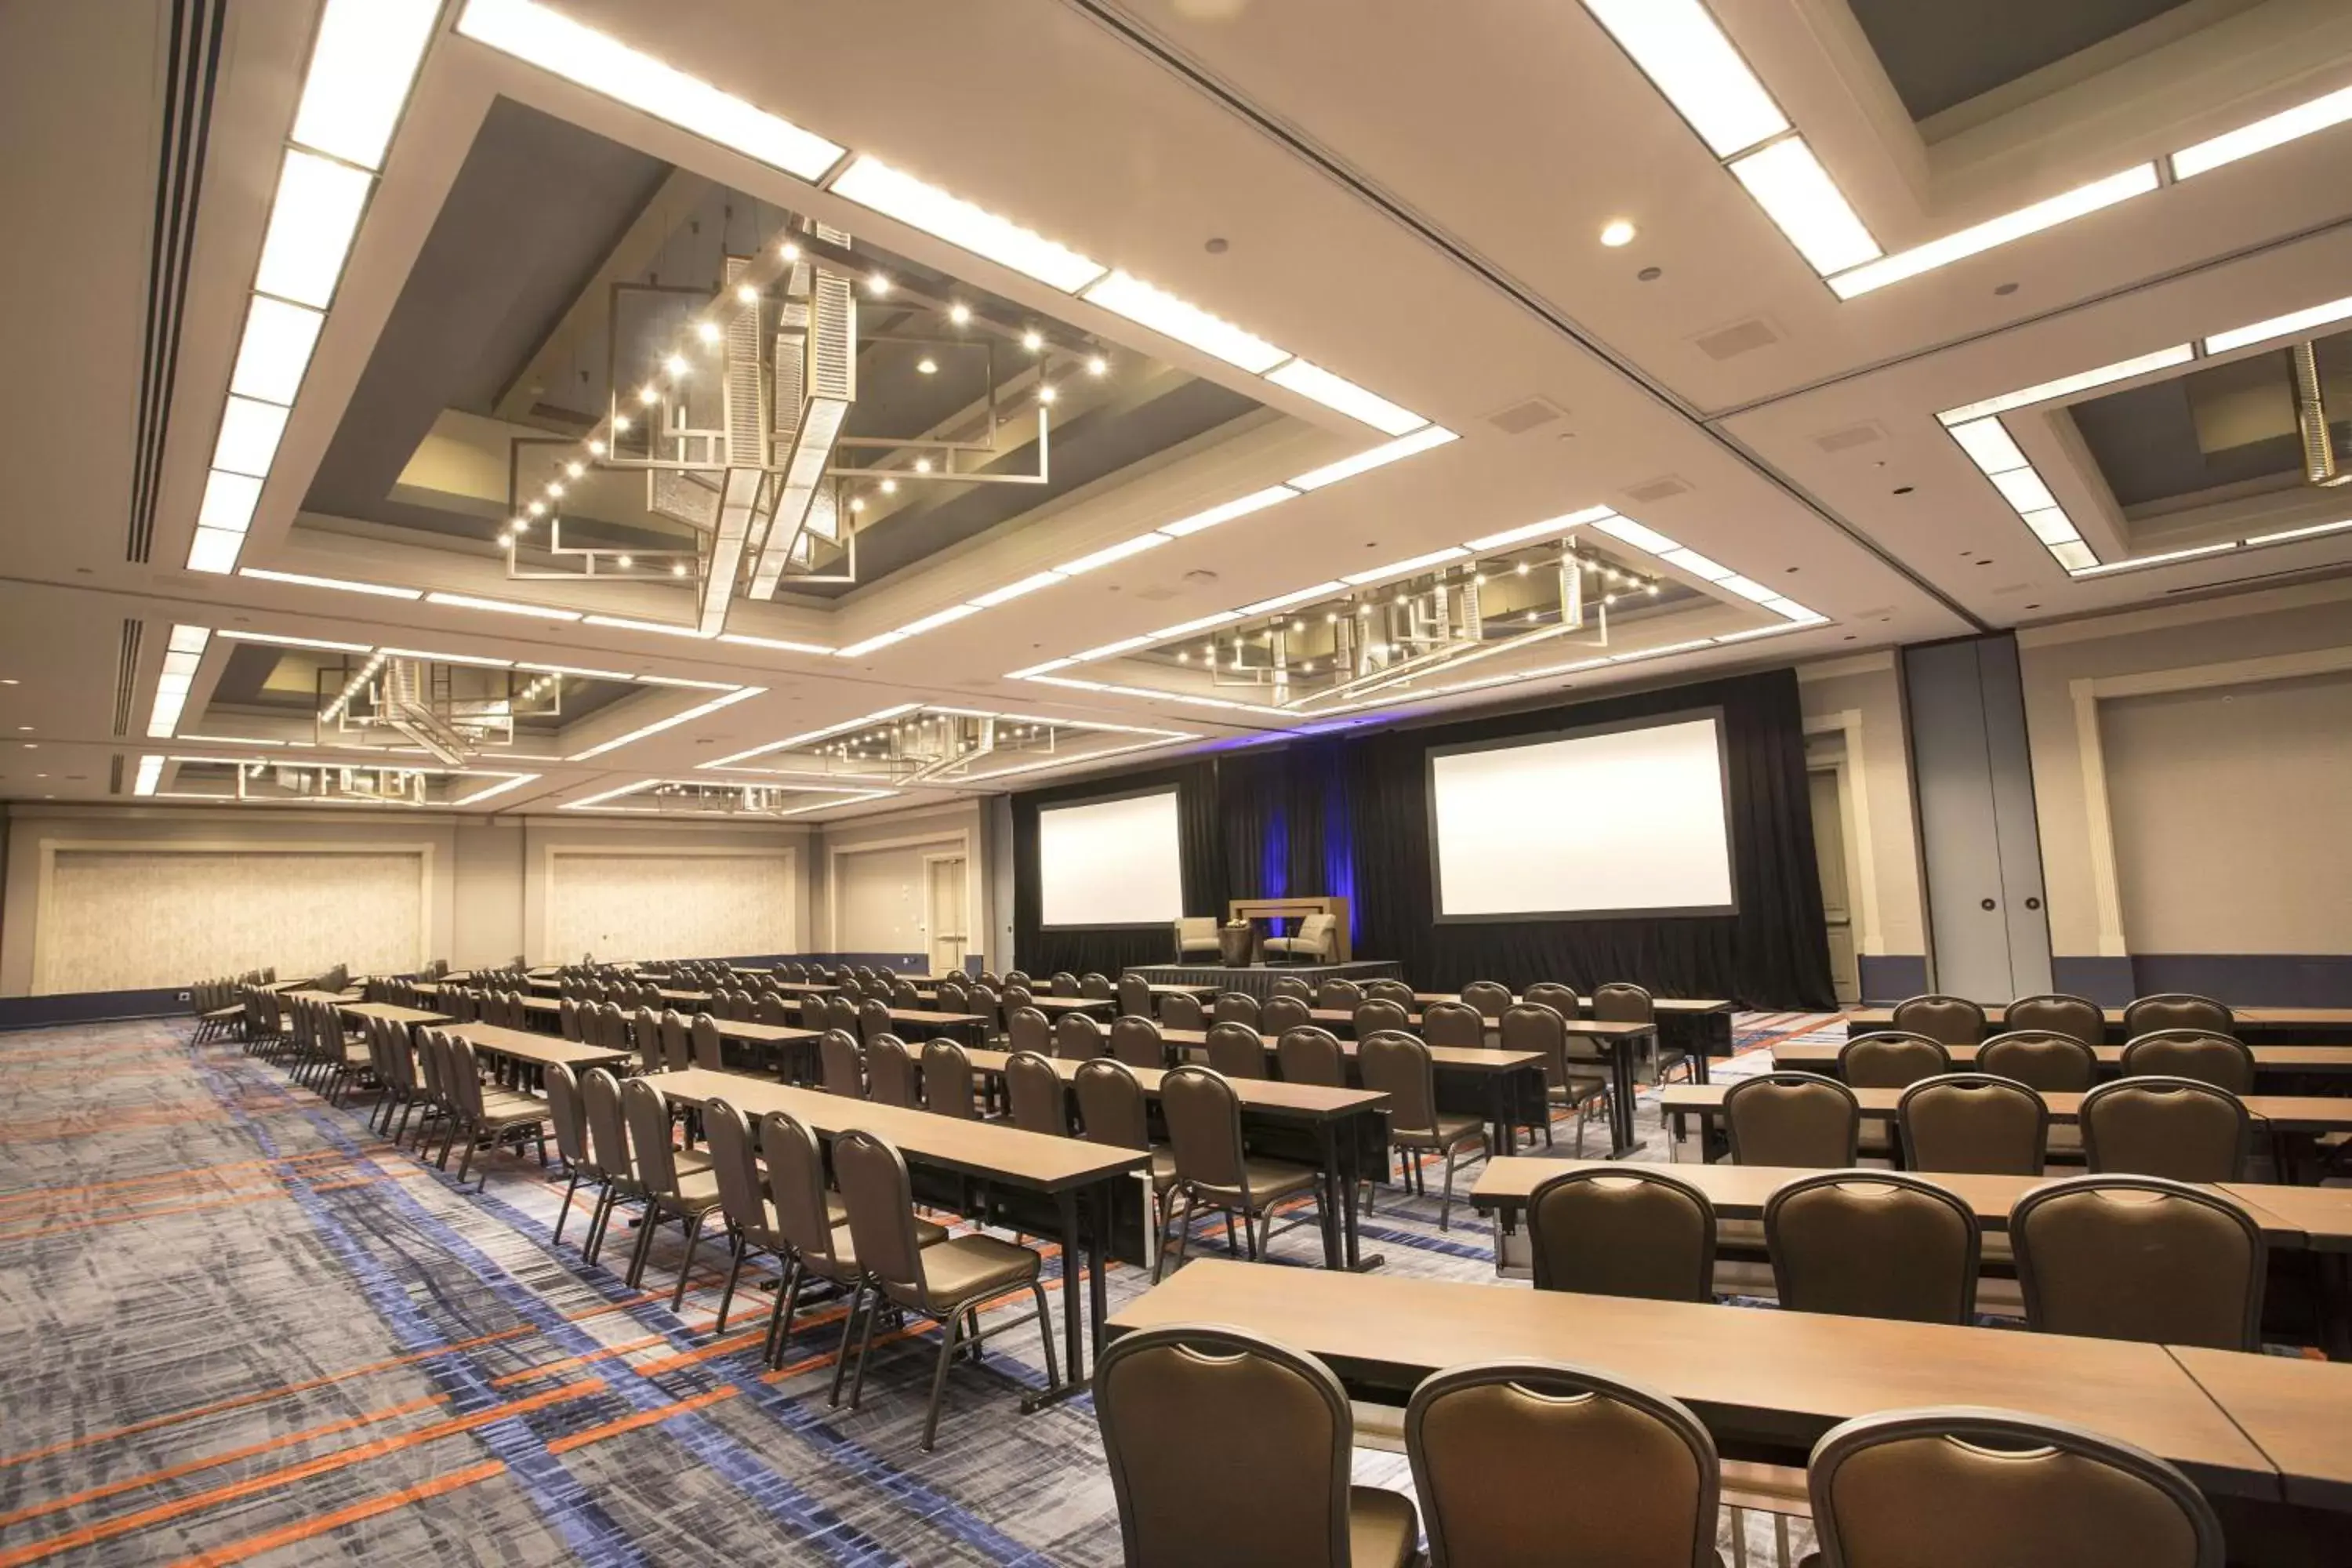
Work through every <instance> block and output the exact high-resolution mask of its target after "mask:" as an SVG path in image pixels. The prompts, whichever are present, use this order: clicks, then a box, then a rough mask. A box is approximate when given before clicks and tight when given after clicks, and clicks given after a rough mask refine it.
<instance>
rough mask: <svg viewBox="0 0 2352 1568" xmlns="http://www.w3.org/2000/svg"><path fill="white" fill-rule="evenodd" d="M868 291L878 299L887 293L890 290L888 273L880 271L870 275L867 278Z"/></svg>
mask: <svg viewBox="0 0 2352 1568" xmlns="http://www.w3.org/2000/svg"><path fill="white" fill-rule="evenodd" d="M889 291H890V279H889V277H888V276H887V274H885V273H880V272H877V273H874V274H872V275H870V276H869V277H868V278H867V279H866V292H867V293H868V294H871V295H873V296H874V297H875V298H876V299H877V300H879V299H880V298H882V296H883V295H885V294H887V293H888V292H889Z"/></svg>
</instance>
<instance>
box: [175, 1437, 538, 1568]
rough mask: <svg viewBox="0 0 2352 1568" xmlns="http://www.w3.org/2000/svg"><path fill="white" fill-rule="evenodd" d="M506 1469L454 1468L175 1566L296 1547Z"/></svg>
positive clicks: (493, 1464)
mask: <svg viewBox="0 0 2352 1568" xmlns="http://www.w3.org/2000/svg"><path fill="white" fill-rule="evenodd" d="M506 1468H507V1465H506V1461H505V1460H504V1459H486V1460H484V1461H483V1462H482V1463H481V1464H478V1465H471V1466H468V1467H467V1468H465V1469H462V1470H452V1471H451V1472H450V1473H449V1474H447V1475H446V1476H435V1477H434V1478H433V1479H431V1480H426V1481H418V1482H417V1483H416V1484H415V1485H414V1486H405V1487H402V1488H401V1489H399V1490H398V1491H390V1492H385V1493H384V1494H383V1496H381V1497H372V1498H366V1499H363V1500H361V1501H359V1502H355V1503H350V1504H347V1505H345V1506H344V1507H342V1508H339V1509H337V1510H334V1511H333V1512H331V1513H322V1514H320V1515H318V1516H317V1517H316V1518H314V1519H306V1520H303V1521H300V1522H299V1523H295V1524H288V1525H281V1526H279V1527H278V1529H276V1530H270V1531H263V1532H262V1533H261V1534H259V1535H248V1536H247V1537H246V1538H245V1539H244V1540H243V1541H232V1542H229V1543H228V1544H227V1545H226V1546H215V1547H214V1548H212V1549H211V1550H210V1551H207V1552H197V1553H196V1554H195V1555H194V1556H193V1557H183V1558H181V1559H180V1561H179V1562H178V1563H174V1564H173V1568H215V1565H217V1564H222V1563H242V1562H244V1561H245V1560H246V1559H247V1558H248V1557H257V1556H259V1555H260V1554H261V1553H262V1552H274V1551H276V1550H277V1549H278V1548H279V1547H281V1546H292V1545H295V1544H297V1543H299V1542H304V1541H310V1540H314V1539H316V1538H317V1537H319V1536H321V1535H324V1534H326V1533H327V1532H328V1531H333V1530H341V1528H342V1527H343V1526H345V1525H347V1524H357V1523H359V1522H360V1521H362V1520H369V1519H373V1518H374V1517H375V1516H376V1515H378V1514H380V1513H390V1512H391V1511H392V1510H394V1509H399V1508H406V1507H407V1506H408V1505H409V1504H411V1503H415V1502H423V1501H424V1500H425V1499H427V1498H436V1497H439V1496H441V1495H442V1494H443V1493H445V1492H454V1491H457V1490H459V1489H462V1488H466V1487H470V1486H472V1485H474V1484H475V1483H476V1482H478V1481H487V1480H488V1479H490V1478H491V1477H492V1476H496V1475H503V1474H504V1473H505V1471H506Z"/></svg>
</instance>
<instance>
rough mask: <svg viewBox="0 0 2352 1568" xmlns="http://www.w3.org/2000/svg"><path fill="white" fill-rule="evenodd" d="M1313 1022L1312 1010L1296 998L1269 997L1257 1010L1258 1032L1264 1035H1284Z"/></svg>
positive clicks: (1304, 1002)
mask: <svg viewBox="0 0 2352 1568" xmlns="http://www.w3.org/2000/svg"><path fill="white" fill-rule="evenodd" d="M1314 1021H1315V1013H1314V1010H1313V1009H1312V1008H1311V1007H1309V1006H1308V1005H1307V1003H1306V1001H1305V1000H1304V999H1303V998H1300V997H1297V996H1270V997H1268V998H1267V999H1266V1003H1265V1006H1263V1007H1260V1008H1259V1009H1258V1010H1257V1026H1258V1032H1259V1033H1260V1034H1265V1035H1279V1034H1284V1033H1286V1032H1287V1031H1289V1030H1292V1029H1297V1028H1301V1027H1304V1026H1307V1025H1308V1024H1311V1023H1313V1022H1314Z"/></svg>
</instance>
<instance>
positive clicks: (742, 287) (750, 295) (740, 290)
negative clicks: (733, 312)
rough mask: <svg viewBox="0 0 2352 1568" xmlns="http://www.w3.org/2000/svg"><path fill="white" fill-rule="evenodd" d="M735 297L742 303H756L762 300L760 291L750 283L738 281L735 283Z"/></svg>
mask: <svg viewBox="0 0 2352 1568" xmlns="http://www.w3.org/2000/svg"><path fill="white" fill-rule="evenodd" d="M735 298H736V300H738V301H739V302H740V303H742V304H745V305H756V304H758V303H759V302H760V291H759V290H758V289H754V288H752V287H751V285H750V284H749V283H738V284H737V285H735Z"/></svg>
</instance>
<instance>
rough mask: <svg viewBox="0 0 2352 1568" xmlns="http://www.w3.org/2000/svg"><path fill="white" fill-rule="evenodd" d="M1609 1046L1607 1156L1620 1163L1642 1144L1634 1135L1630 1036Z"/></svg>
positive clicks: (1625, 1036)
mask: <svg viewBox="0 0 2352 1568" xmlns="http://www.w3.org/2000/svg"><path fill="white" fill-rule="evenodd" d="M1608 1047H1609V1157H1610V1158H1611V1159H1612V1160H1622V1159H1623V1158H1624V1157H1625V1156H1626V1155H1628V1154H1631V1153H1632V1152H1633V1151H1634V1150H1636V1149H1638V1148H1640V1147H1641V1146H1642V1145H1641V1143H1640V1142H1639V1141H1637V1140H1636V1139H1635V1138H1634V1136H1633V1094H1634V1089H1633V1037H1632V1036H1627V1035H1620V1036H1618V1037H1615V1038H1613V1039H1612V1040H1610V1041H1609V1042H1608Z"/></svg>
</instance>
